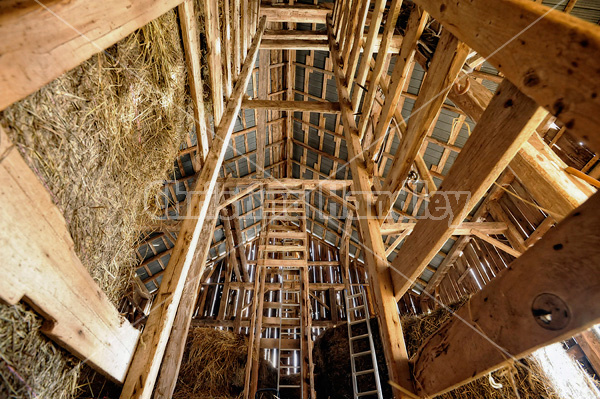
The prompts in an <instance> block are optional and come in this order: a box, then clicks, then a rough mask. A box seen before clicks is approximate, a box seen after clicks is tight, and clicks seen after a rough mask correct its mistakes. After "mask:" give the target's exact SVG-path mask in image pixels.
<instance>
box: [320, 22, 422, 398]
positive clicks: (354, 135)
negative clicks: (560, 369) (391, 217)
mask: <svg viewBox="0 0 600 399" xmlns="http://www.w3.org/2000/svg"><path fill="white" fill-rule="evenodd" d="M332 29H333V28H332V23H331V19H328V24H327V32H328V36H329V48H330V54H331V57H332V59H333V71H334V75H335V80H336V85H337V90H338V98H339V101H340V107H341V109H342V118H343V125H344V135H345V137H346V144H347V146H348V155H349V158H351V159H353V162H351V163H350V167H351V170H352V180H353V181H354V190H356V192H357V193H359V194H358V203H359V207H358V214H359V215H360V218H359V226H360V230H361V235H362V242H363V244H364V246H365V248H366V251H365V262H366V264H367V268H368V271H369V280H370V285H371V287H372V289H373V293H374V294H375V295H374V296H375V302H376V304H377V307H378V309H379V318H378V320H379V325H380V331H381V335H382V342H383V347H384V352H385V357H386V361H387V365H388V371H389V375H390V379H391V380H392V381H393V382H394V383H396V384H397V386H399V387H401V389H398V388H396V387H394V397H396V398H400V397H402V395H403V393H402V392H406V391H408V392H412V391H413V389H414V388H413V386H412V380H411V374H410V369H409V365H408V353H407V351H406V345H405V344H404V336H403V335H402V325H401V324H400V318H399V315H398V307H397V304H396V300H395V299H394V295H393V285H392V279H391V275H390V269H389V267H388V266H387V260H386V257H385V249H384V246H383V241H382V239H381V230H380V226H379V223H378V222H377V220H374V219H373V216H375V214H376V213H375V212H374V209H373V207H372V204H373V202H372V195H370V194H369V193H371V185H370V183H369V176H368V173H367V170H366V165H365V160H364V157H363V155H362V147H361V144H360V140H359V138H358V132H357V128H356V123H355V121H354V117H353V113H352V108H351V103H350V97H349V93H348V87H347V85H346V82H345V77H344V76H343V74H342V69H341V67H340V58H339V52H338V49H337V44H336V42H335V39H334V36H333V31H332Z"/></svg>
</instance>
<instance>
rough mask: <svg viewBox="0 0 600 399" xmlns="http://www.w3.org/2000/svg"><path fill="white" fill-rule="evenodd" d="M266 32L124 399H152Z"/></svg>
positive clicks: (177, 249) (216, 144) (211, 155)
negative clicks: (234, 128) (236, 120)
mask: <svg viewBox="0 0 600 399" xmlns="http://www.w3.org/2000/svg"><path fill="white" fill-rule="evenodd" d="M264 28H265V19H264V18H263V19H262V20H261V23H260V26H259V30H258V31H257V32H256V35H255V37H254V40H253V43H252V46H251V47H250V50H249V52H248V55H247V57H246V60H245V61H244V67H243V68H242V71H241V72H240V77H239V79H238V81H237V83H236V85H235V88H234V90H233V93H232V95H231V98H230V100H229V101H228V102H227V106H226V108H225V112H224V113H223V118H222V119H221V123H220V124H219V125H218V127H217V129H216V130H217V131H216V134H215V138H214V140H213V145H212V146H211V148H210V151H209V152H208V156H207V158H206V162H205V164H204V166H203V167H202V170H201V172H200V175H199V176H198V180H197V183H196V185H195V187H194V190H193V195H192V197H191V199H190V200H189V201H188V207H187V213H186V218H185V220H184V221H183V223H182V224H181V229H180V231H179V235H178V236H177V241H176V242H175V246H174V247H173V252H172V253H171V258H170V260H169V264H168V266H167V269H166V270H165V274H164V275H163V280H162V283H161V285H160V287H159V290H158V293H157V294H156V296H155V300H154V304H153V307H152V311H151V312H150V315H149V317H148V321H147V323H146V327H145V329H144V332H143V333H142V337H141V339H140V344H139V345H138V348H137V349H136V352H135V355H134V358H133V362H132V364H131V367H130V369H129V372H128V374H127V379H126V380H125V384H124V386H123V390H122V392H121V399H133V398H144V399H149V398H150V396H151V395H152V390H153V388H154V383H155V382H156V377H157V375H158V371H159V368H160V364H161V362H162V359H163V355H164V352H165V349H166V346H167V342H168V340H169V337H170V334H171V328H172V327H173V322H174V320H175V315H176V311H177V307H178V305H179V302H180V300H181V297H182V294H183V288H184V286H185V281H186V278H187V275H188V274H189V270H190V266H191V263H192V260H193V258H194V253H195V250H196V247H197V245H198V240H199V237H200V233H201V231H202V227H203V225H204V221H205V218H206V214H207V212H208V206H209V204H210V201H209V199H210V198H211V196H212V193H213V191H214V188H215V185H216V181H217V178H218V176H219V171H220V169H221V165H222V164H223V159H224V157H225V151H226V149H227V146H228V145H229V141H230V139H231V134H232V132H233V127H234V124H235V119H236V117H237V115H238V112H239V110H240V109H241V104H242V96H243V95H244V93H245V92H246V87H247V86H248V82H249V81H250V77H251V72H252V69H253V67H254V62H255V61H256V56H257V54H258V48H259V45H260V40H261V38H262V33H263V31H264Z"/></svg>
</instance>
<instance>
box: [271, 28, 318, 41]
mask: <svg viewBox="0 0 600 399" xmlns="http://www.w3.org/2000/svg"><path fill="white" fill-rule="evenodd" d="M271 39H286V40H314V39H318V40H327V32H326V31H321V30H295V29H291V30H286V29H267V30H265V34H264V35H263V40H271Z"/></svg>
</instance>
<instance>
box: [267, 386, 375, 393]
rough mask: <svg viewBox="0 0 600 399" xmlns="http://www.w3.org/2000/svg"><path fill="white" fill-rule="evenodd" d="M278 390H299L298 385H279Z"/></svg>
mask: <svg viewBox="0 0 600 399" xmlns="http://www.w3.org/2000/svg"><path fill="white" fill-rule="evenodd" d="M279 388H300V385H280V386H279ZM375 392H377V391H375Z"/></svg>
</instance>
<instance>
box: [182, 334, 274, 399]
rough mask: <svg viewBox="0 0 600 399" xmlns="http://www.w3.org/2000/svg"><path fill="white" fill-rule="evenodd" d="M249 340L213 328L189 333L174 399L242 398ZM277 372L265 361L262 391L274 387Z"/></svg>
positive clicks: (261, 379) (262, 371) (242, 336)
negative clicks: (263, 388) (264, 388)
mask: <svg viewBox="0 0 600 399" xmlns="http://www.w3.org/2000/svg"><path fill="white" fill-rule="evenodd" d="M247 356H248V338H247V337H246V336H244V335H240V334H235V333H233V332H230V331H223V330H215V329H212V328H200V327H198V328H194V329H192V330H190V333H189V335H188V339H187V343H186V351H185V355H184V358H183V361H182V364H181V370H180V372H179V379H178V381H177V386H176V388H175V393H174V394H173V399H189V398H206V399H235V398H239V397H241V396H242V393H243V389H244V376H245V375H244V373H245V370H246V360H247ZM276 378H277V374H276V370H275V369H274V368H273V367H271V366H270V365H269V364H268V363H267V362H266V361H265V360H264V359H263V360H261V364H260V371H259V388H260V387H263V386H264V387H274V386H275V384H276Z"/></svg>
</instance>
